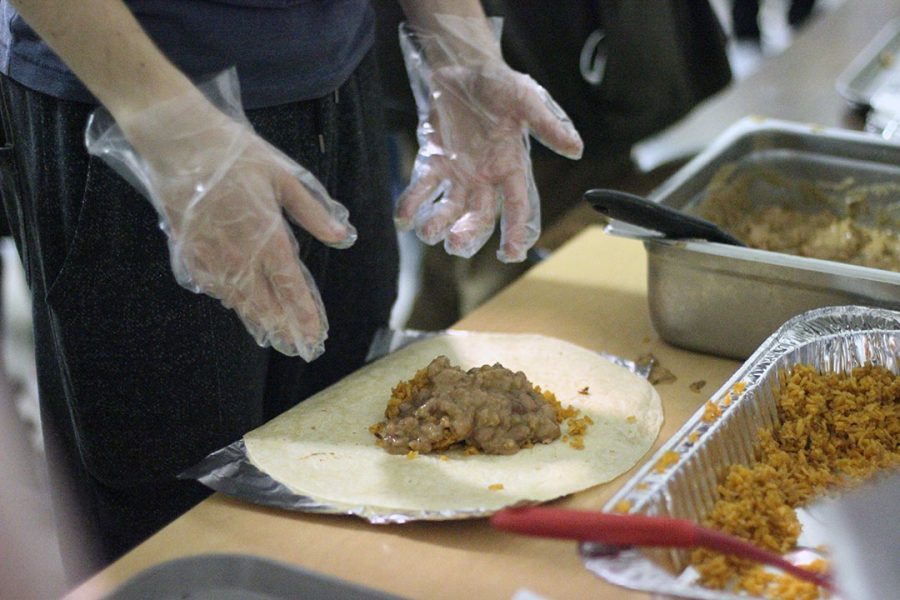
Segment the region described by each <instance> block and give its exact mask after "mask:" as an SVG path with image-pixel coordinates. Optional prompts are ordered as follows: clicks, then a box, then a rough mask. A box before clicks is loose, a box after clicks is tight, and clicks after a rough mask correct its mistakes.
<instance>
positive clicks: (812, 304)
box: [606, 117, 900, 359]
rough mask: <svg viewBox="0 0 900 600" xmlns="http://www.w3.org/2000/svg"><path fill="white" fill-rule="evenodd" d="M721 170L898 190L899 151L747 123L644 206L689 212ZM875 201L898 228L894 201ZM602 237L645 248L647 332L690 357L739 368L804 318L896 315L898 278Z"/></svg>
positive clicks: (649, 239) (775, 257) (766, 122)
mask: <svg viewBox="0 0 900 600" xmlns="http://www.w3.org/2000/svg"><path fill="white" fill-rule="evenodd" d="M727 164H734V165H736V168H742V167H751V166H753V167H756V166H764V167H765V168H767V169H771V170H773V171H775V172H780V173H783V174H786V175H789V176H795V177H801V178H805V179H811V180H818V179H820V180H826V181H840V180H842V179H844V178H847V177H852V178H853V179H854V181H856V182H858V183H875V182H895V183H900V144H896V143H891V142H889V141H886V140H884V139H882V138H880V137H878V136H876V135H873V134H866V133H858V132H852V131H846V130H838V129H829V128H823V127H817V126H812V125H803V124H799V123H791V122H786V121H777V120H772V119H763V118H755V117H748V118H745V119H743V120H741V121H739V122H737V123H736V124H734V125H733V126H731V127H730V128H728V129H727V130H726V131H725V132H724V133H722V134H721V135H720V136H719V137H718V138H717V139H716V140H715V141H714V142H713V143H712V144H710V146H709V147H708V148H707V149H706V150H704V151H703V152H702V153H700V154H699V155H698V156H696V157H695V158H694V159H693V160H691V161H690V162H688V163H687V164H686V165H685V166H684V167H682V168H681V169H679V170H678V171H677V172H676V173H675V174H674V175H673V176H672V177H670V178H669V179H668V180H666V181H665V182H664V183H663V184H662V185H661V186H660V187H658V188H657V189H656V190H654V191H653V192H652V193H651V194H650V199H652V200H654V201H657V202H659V203H660V204H664V205H666V206H670V207H672V208H676V209H679V210H685V211H686V212H691V210H692V208H693V207H695V206H696V205H697V204H698V203H699V201H700V200H701V199H702V198H703V195H704V193H705V190H706V188H707V186H708V185H709V183H710V181H711V180H712V179H713V176H714V175H715V174H716V173H717V172H718V171H719V169H720V168H721V167H723V166H725V165H727ZM898 189H900V187H898ZM765 200H766V199H760V201H761V202H764V201H765ZM879 201H880V202H884V203H885V207H886V210H888V211H892V214H894V215H895V216H896V219H897V222H900V193H898V194H896V195H893V196H891V195H889V196H886V197H882V198H880V199H879ZM606 231H607V232H609V233H612V234H615V235H623V236H626V237H633V238H638V239H642V240H644V246H645V248H646V250H647V256H648V282H647V293H648V301H649V305H650V316H651V319H652V321H653V324H654V327H655V329H656V330H657V332H658V333H659V334H660V336H661V337H662V339H664V340H666V341H667V342H670V343H672V344H674V345H677V346H681V347H684V348H687V349H690V350H697V351H700V352H705V353H709V354H715V355H718V356H726V357H731V358H738V359H744V358H746V357H747V356H749V355H750V353H751V352H753V350H754V349H755V348H757V347H758V346H759V345H760V344H761V343H762V342H763V341H764V340H765V339H766V338H767V337H768V336H769V334H771V333H772V331H774V330H775V329H776V328H777V327H779V326H780V325H781V324H782V323H784V322H785V321H787V320H788V319H789V318H791V317H793V316H795V315H797V314H800V313H802V312H804V311H806V310H810V309H814V308H819V307H823V306H833V305H841V304H860V305H866V306H880V307H886V308H900V273H897V272H891V271H885V270H881V269H873V268H869V267H860V266H856V265H850V264H845V263H838V262H833V261H827V260H819V259H814V258H805V257H800V256H791V255H787V254H781V253H777V252H769V251H765V250H756V249H752V248H740V247H735V246H727V245H724V244H718V243H712V242H705V241H677V242H676V241H669V240H664V239H662V238H660V237H658V236H657V235H654V234H653V233H652V232H648V231H646V230H643V229H641V228H638V227H634V226H631V225H628V224H625V223H621V222H618V221H613V222H612V223H611V224H610V225H608V226H607V228H606Z"/></svg>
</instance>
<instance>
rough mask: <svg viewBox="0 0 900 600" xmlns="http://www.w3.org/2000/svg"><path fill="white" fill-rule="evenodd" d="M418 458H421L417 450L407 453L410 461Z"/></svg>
mask: <svg viewBox="0 0 900 600" xmlns="http://www.w3.org/2000/svg"><path fill="white" fill-rule="evenodd" d="M418 456H419V453H418V452H416V451H415V450H410V451H409V452H407V453H406V458H408V459H409V460H412V459H414V458H418Z"/></svg>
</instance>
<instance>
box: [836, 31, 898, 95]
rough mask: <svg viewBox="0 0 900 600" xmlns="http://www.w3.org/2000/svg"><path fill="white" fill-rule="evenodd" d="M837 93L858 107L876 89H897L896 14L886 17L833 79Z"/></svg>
mask: <svg viewBox="0 0 900 600" xmlns="http://www.w3.org/2000/svg"><path fill="white" fill-rule="evenodd" d="M835 87H837V91H838V93H839V94H840V95H841V96H843V97H844V98H845V99H846V100H847V101H848V102H850V103H851V104H853V105H854V106H856V107H857V108H860V109H867V108H870V107H871V106H872V98H874V97H875V96H876V95H877V94H879V93H884V92H894V93H900V18H898V19H894V20H892V21H889V22H888V24H887V25H885V26H884V27H883V28H882V29H881V31H879V32H878V34H877V35H876V36H875V37H874V38H872V41H871V42H869V43H868V44H867V45H866V47H865V48H863V49H862V51H861V52H860V53H859V54H858V55H857V56H856V58H855V59H853V61H852V62H851V63H850V64H849V65H848V66H847V68H846V69H845V70H844V72H843V73H841V74H840V75H839V76H838V78H837V81H836V82H835Z"/></svg>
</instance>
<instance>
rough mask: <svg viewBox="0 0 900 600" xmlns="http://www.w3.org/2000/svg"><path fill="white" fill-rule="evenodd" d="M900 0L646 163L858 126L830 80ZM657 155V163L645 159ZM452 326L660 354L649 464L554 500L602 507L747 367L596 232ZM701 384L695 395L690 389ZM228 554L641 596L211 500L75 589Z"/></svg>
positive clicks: (82, 594) (415, 530) (449, 537)
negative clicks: (758, 126) (700, 345)
mask: <svg viewBox="0 0 900 600" xmlns="http://www.w3.org/2000/svg"><path fill="white" fill-rule="evenodd" d="M896 16H900V0H846V2H844V4H842V5H841V6H840V7H838V8H837V9H835V10H834V11H832V12H830V13H828V14H827V15H825V16H822V17H820V18H819V19H818V20H816V21H815V22H813V23H811V24H810V26H809V28H808V29H807V30H805V31H804V32H803V33H802V34H801V35H800V36H799V37H798V39H797V40H796V41H795V42H794V44H793V45H792V46H791V47H790V48H789V49H788V50H787V51H785V53H783V54H782V55H780V56H778V57H776V58H773V59H771V60H770V61H768V62H767V63H766V64H764V65H763V66H762V67H761V68H760V70H759V71H757V72H756V73H755V74H753V75H751V76H750V77H748V78H747V79H744V80H742V81H740V82H737V83H736V84H734V85H732V86H731V87H729V88H727V89H726V90H724V91H723V92H721V93H720V94H718V95H717V96H715V97H714V98H712V99H710V100H709V101H707V102H706V103H704V104H703V105H701V106H700V107H698V109H697V110H696V111H694V112H693V113H691V115H689V116H688V117H687V118H686V119H684V120H683V121H681V122H679V123H677V124H676V125H674V126H673V127H671V128H669V129H668V130H666V131H664V132H662V133H661V134H660V135H658V136H655V137H654V138H651V139H649V140H647V141H646V142H645V143H644V144H643V145H642V148H643V151H644V152H648V150H647V149H648V148H649V149H650V153H649V154H646V155H645V157H644V158H646V159H647V164H650V163H653V162H654V161H655V162H656V164H661V163H662V162H665V160H668V159H669V158H672V157H673V156H676V155H677V154H678V153H679V152H681V153H684V152H693V151H696V150H697V149H698V148H699V147H702V146H703V145H705V144H706V143H708V141H709V140H710V139H711V138H712V137H714V136H715V135H717V134H718V133H720V132H721V131H722V130H723V129H724V128H725V127H727V126H728V125H730V124H731V123H732V122H734V121H736V120H738V119H739V118H740V117H743V116H745V115H746V114H763V115H766V116H770V117H779V118H787V119H793V120H801V121H806V122H816V123H820V124H823V125H831V126H844V127H851V128H859V125H860V121H859V116H858V115H854V114H853V113H852V112H851V111H850V110H849V109H848V107H847V105H846V103H845V102H844V101H843V99H841V98H840V97H839V96H838V95H837V93H836V91H835V88H834V83H835V80H836V79H837V77H838V75H839V74H840V73H841V72H842V71H843V70H844V68H845V67H846V66H847V65H848V64H849V62H850V61H851V60H852V59H853V58H854V57H855V56H856V54H857V53H858V52H859V51H860V50H861V49H862V47H863V46H864V45H865V44H866V43H867V42H868V41H869V40H870V39H871V38H872V37H874V35H875V34H876V33H877V32H878V31H879V30H880V29H881V28H882V27H883V25H884V24H885V23H886V22H887V21H889V20H890V19H891V18H893V17H896ZM651 159H652V160H651ZM456 328H457V329H463V330H477V331H503V332H533V333H542V334H545V335H551V336H556V337H559V338H562V339H565V340H568V341H571V342H574V343H577V344H580V345H583V346H585V347H588V348H592V349H595V350H598V351H603V352H608V353H611V354H616V355H619V356H622V357H624V358H631V359H633V358H636V357H637V356H639V355H641V354H644V353H646V352H652V353H653V354H654V355H655V356H656V357H657V359H658V360H659V361H660V363H661V364H662V365H663V366H665V367H666V368H668V369H669V370H670V371H672V372H673V373H674V374H675V375H676V377H677V380H676V381H675V382H674V383H670V384H665V385H659V386H657V389H658V391H659V393H660V396H661V397H662V401H663V408H664V411H665V422H664V424H663V428H662V430H661V432H660V435H659V438H658V439H657V442H656V444H655V446H654V448H653V450H651V452H650V453H648V454H647V455H646V456H644V458H643V459H642V460H641V463H639V465H637V466H636V467H635V468H634V469H632V470H631V471H629V472H628V473H625V474H624V475H622V476H620V477H619V478H617V479H615V480H613V481H611V482H609V483H606V484H603V485H600V486H597V487H595V488H592V489H590V490H587V491H585V492H582V493H579V494H576V495H575V496H572V497H570V498H566V499H564V500H561V501H559V502H558V504H560V505H562V506H567V507H575V508H595V509H596V508H599V507H601V506H602V505H603V504H604V503H605V502H606V500H608V499H609V498H610V497H611V496H612V494H613V493H614V492H615V491H616V490H618V489H619V488H620V487H621V486H622V485H623V484H624V482H625V481H627V479H628V478H629V477H630V476H631V475H632V474H633V473H634V471H635V470H636V469H637V468H638V466H640V464H642V463H643V462H644V461H646V460H647V459H648V458H649V456H650V455H651V454H652V452H653V451H655V449H656V448H658V447H659V445H661V444H662V443H663V442H664V441H665V440H667V439H668V438H669V437H671V436H672V435H673V434H674V433H675V432H676V431H677V430H678V428H679V427H680V426H681V425H682V424H683V423H684V421H685V420H686V419H687V418H688V417H689V416H690V415H691V414H693V413H694V411H695V410H697V409H698V408H699V407H700V406H701V405H702V404H703V402H704V401H705V400H706V399H707V397H708V396H709V395H711V394H712V393H713V392H714V391H715V390H716V389H717V388H718V387H719V386H720V385H721V384H722V383H724V382H725V381H726V380H727V379H728V377H730V376H731V374H732V373H733V372H734V371H735V370H736V369H737V367H738V366H739V363H737V362H735V361H732V360H726V359H721V358H716V357H712V356H707V355H701V354H697V353H692V352H688V351H685V350H681V349H678V348H675V347H672V346H670V345H668V344H666V343H664V342H662V341H661V340H659V338H658V336H657V334H656V333H655V332H654V330H653V327H652V324H651V322H650V317H649V314H648V308H647V284H646V259H645V253H644V250H643V247H642V245H641V243H639V242H637V241H634V240H627V239H621V238H615V237H611V236H608V235H606V234H604V233H603V232H602V231H601V230H600V229H599V228H597V227H588V228H587V229H585V230H584V231H582V232H581V233H580V234H578V235H577V236H576V237H575V238H574V239H572V240H571V241H569V242H568V243H566V244H565V245H563V246H562V247H561V248H560V249H559V250H557V251H556V252H554V253H553V254H552V255H551V256H550V258H548V259H547V260H545V261H544V262H542V263H540V264H539V265H538V266H536V267H535V268H534V269H532V270H531V271H529V272H528V273H527V274H526V275H525V276H524V277H522V278H521V279H519V280H518V281H516V282H515V283H513V284H512V285H511V286H509V287H508V288H506V289H505V290H503V291H502V292H501V293H499V294H498V295H497V296H495V297H494V298H493V299H491V300H490V301H489V302H487V303H486V304H484V305H483V306H482V307H480V308H479V309H477V310H475V311H474V312H472V313H471V314H469V315H468V316H466V317H465V318H464V319H463V320H461V321H460V322H459V323H458V324H457V326H456ZM699 380H705V381H706V382H707V383H706V386H705V387H704V388H703V390H702V391H701V392H699V393H698V392H694V391H692V390H691V389H690V387H689V386H690V384H691V383H693V382H695V381H699ZM221 552H234V553H243V554H252V555H257V556H262V557H269V558H273V559H277V560H280V561H283V562H287V563H290V564H295V565H299V566H302V567H305V568H307V569H312V570H314V571H318V572H322V573H325V574H329V575H333V576H336V577H339V578H341V579H346V580H349V581H353V582H357V583H361V584H364V585H367V586H370V587H374V588H377V589H380V590H384V591H388V592H393V593H395V594H399V595H402V596H410V597H428V598H454V599H458V598H461V597H471V596H476V595H477V596H478V597H483V598H503V599H508V598H510V597H512V596H513V594H514V593H515V592H516V591H518V590H520V589H528V590H531V591H533V592H535V593H537V594H540V595H542V596H545V597H547V598H575V599H577V598H588V597H590V598H614V599H631V598H646V597H647V596H646V595H645V594H641V593H637V592H629V591H626V590H623V589H620V588H617V587H614V586H612V585H609V584H607V583H605V582H603V581H601V580H599V579H598V578H597V577H595V576H594V575H593V574H591V573H589V572H588V571H586V570H585V569H584V568H583V566H582V564H581V561H580V559H579V558H578V556H577V553H576V547H575V544H574V543H571V542H565V541H556V540H544V539H535V538H524V537H517V536H512V535H507V534H504V533H501V532H497V531H494V530H492V529H491V528H490V527H489V525H488V523H487V522H486V521H485V520H473V521H456V522H439V523H436V522H421V523H409V524H405V525H371V524H368V523H366V522H364V521H362V520H360V519H356V518H351V517H341V516H326V515H311V514H299V513H289V512H285V511H280V510H274V509H268V508H263V507H258V506H254V505H251V504H247V503H243V502H239V501H236V500H232V499H229V498H227V497H225V496H223V495H221V494H215V495H213V496H211V497H210V498H209V499H207V500H205V501H203V502H202V503H200V504H199V505H198V506H196V507H195V508H194V509H192V510H190V511H188V512H187V513H185V514H184V515H183V516H181V517H180V518H179V519H177V520H176V521H174V522H173V523H172V524H170V525H169V526H168V527H166V528H165V529H163V530H162V531H160V532H159V533H157V534H156V535H155V536H153V537H151V538H150V539H149V540H147V541H145V542H144V543H143V544H141V545H140V546H138V547H137V548H135V549H134V550H133V551H131V552H130V553H128V554H127V555H125V556H124V557H122V558H121V559H120V560H118V561H117V562H115V563H114V564H112V565H110V566H109V567H107V568H106V569H105V570H103V571H102V572H100V573H99V574H97V575H96V576H94V577H93V578H91V579H90V580H88V581H87V582H85V583H84V584H83V585H81V586H80V587H78V588H76V589H75V590H73V591H72V592H71V594H70V595H69V597H70V598H73V599H76V598H77V599H79V600H80V599H88V598H91V599H93V598H99V597H101V596H103V595H104V594H107V593H109V592H110V591H111V590H113V589H115V588H116V587H117V586H119V585H121V584H122V583H123V582H124V581H126V580H127V579H128V578H129V577H131V576H133V575H135V574H137V573H139V572H141V571H143V570H145V569H147V568H148V567H150V566H153V565H156V564H158V563H161V562H164V561H166V560H169V559H173V558H177V557H182V556H187V555H193V554H201V553H221Z"/></svg>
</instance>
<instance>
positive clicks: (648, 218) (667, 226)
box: [584, 189, 744, 246]
mask: <svg viewBox="0 0 900 600" xmlns="http://www.w3.org/2000/svg"><path fill="white" fill-rule="evenodd" d="M584 199H585V200H587V201H588V202H590V204H591V206H593V207H594V210H596V211H597V212H599V213H601V214H604V215H606V216H608V217H610V218H612V219H618V220H619V221H624V222H626V223H630V224H632V225H637V226H638V227H643V228H644V229H652V230H653V231H658V232H659V233H662V234H663V235H665V236H666V237H667V238H670V239H675V240H681V239H692V238H693V239H701V240H707V241H710V242H719V243H722V244H730V245H732V246H743V245H744V243H743V242H741V241H740V240H738V239H737V238H735V237H734V236H732V235H730V234H728V233H726V232H724V231H722V230H721V229H719V227H717V226H716V225H715V224H714V223H711V222H710V221H707V220H705V219H701V218H700V217H694V216H691V215H689V214H687V213H683V212H681V211H679V210H675V209H674V208H669V207H668V206H664V205H662V204H659V203H658V202H652V201H650V200H647V199H646V198H642V197H640V196H636V195H634V194H629V193H628V192H622V191H619V190H608V189H594V190H588V191H587V192H585V194H584Z"/></svg>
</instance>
